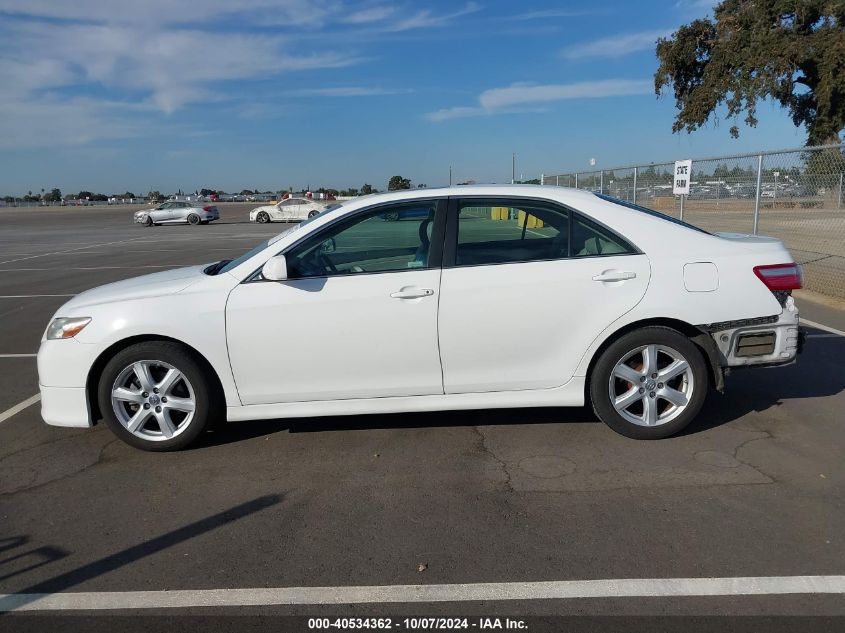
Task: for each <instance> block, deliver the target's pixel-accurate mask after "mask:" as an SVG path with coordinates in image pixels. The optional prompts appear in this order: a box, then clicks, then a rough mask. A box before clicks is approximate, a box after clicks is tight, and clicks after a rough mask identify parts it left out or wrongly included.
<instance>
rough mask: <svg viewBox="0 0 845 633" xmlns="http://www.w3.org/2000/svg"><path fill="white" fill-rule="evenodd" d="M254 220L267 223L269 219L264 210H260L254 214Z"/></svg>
mask: <svg viewBox="0 0 845 633" xmlns="http://www.w3.org/2000/svg"><path fill="white" fill-rule="evenodd" d="M255 221H256V222H258V223H259V224H267V222H269V221H270V216H269V215H267V214H266V213H265V212H264V211H262V212H261V213H259V214H258V215H257V216H255Z"/></svg>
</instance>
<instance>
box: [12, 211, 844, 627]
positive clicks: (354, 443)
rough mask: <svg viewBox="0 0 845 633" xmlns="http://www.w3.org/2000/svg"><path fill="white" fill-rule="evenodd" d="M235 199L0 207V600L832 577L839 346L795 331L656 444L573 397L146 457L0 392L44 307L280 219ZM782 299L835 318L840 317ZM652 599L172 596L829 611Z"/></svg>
mask: <svg viewBox="0 0 845 633" xmlns="http://www.w3.org/2000/svg"><path fill="white" fill-rule="evenodd" d="M249 206H250V205H220V207H221V212H222V219H221V221H220V222H217V223H213V224H211V225H209V226H198V227H193V226H164V227H156V228H151V229H145V228H142V227H140V226H136V225H133V224H132V223H131V211H130V210H126V209H120V208H116V209H115V208H109V209H103V208H92V209H87V208H86V209H46V210H39V209H18V210H12V209H9V210H0V385H2V388H0V594H12V593H26V594H44V593H55V592H85V593H87V594H91V595H96V594H100V593H101V592H145V591H161V590H170V591H173V590H204V589H252V588H262V587H263V588H314V587H319V588H325V590H324V591H323V593H320V594H316V593H315V594H313V595H318V596H324V597H325V598H326V600H325V601H327V602H330V601H338V602H342V600H341V599H338V600H331V597H332V596H337V595H345V594H343V592H342V591H341V590H340V589H337V588H350V587H352V588H355V587H359V588H360V587H364V588H366V587H373V586H391V587H393V586H406V585H426V586H428V585H432V586H434V585H453V584H461V585H465V584H466V585H474V586H475V585H477V584H478V583H501V584H502V586H510V585H507V583H532V582H539V581H589V580H610V579H653V580H660V579H675V578H726V579H734V578H745V577H784V578H792V577H796V576H838V575H841V574H843V573H845V537H843V531H842V525H843V519H845V496H843V490H845V471H843V468H842V455H843V448H845V425H843V421H845V416H843V413H842V412H843V410H845V371H843V360H842V359H843V357H845V337H842V336H839V335H838V334H837V333H835V332H832V331H828V330H824V329H817V328H815V327H806V331H807V333H808V335H809V336H808V339H807V344H806V346H805V350H804V353H803V354H802V356H801V357H800V359H799V362H798V364H795V365H791V366H788V367H782V368H774V369H766V370H756V371H747V372H742V371H740V372H736V373H734V374H733V375H732V376H730V378H729V380H728V392H727V394H726V395H724V396H718V395H714V396H713V397H711V398H710V400H709V401H708V403H707V404H706V405H705V409H704V411H703V413H702V414H701V416H700V419H699V420H698V421H697V423H695V425H694V426H692V427H691V428H690V429H689V430H688V431H687V432H686V433H685V434H684V435H682V436H680V437H676V438H671V439H668V440H662V441H658V442H635V441H632V440H629V439H626V438H623V437H620V436H618V435H616V434H614V433H613V432H612V431H610V430H609V429H608V428H606V427H605V426H604V425H603V424H601V423H599V422H598V421H597V420H596V418H595V417H594V416H593V414H592V413H591V412H590V411H589V410H587V409H568V410H559V409H516V410H499V411H495V410H478V411H466V412H442V413H427V414H412V415H378V416H363V417H351V416H350V417H332V418H316V419H313V418H312V419H303V420H266V421H259V422H242V423H237V424H230V425H227V427H226V428H225V429H223V430H221V431H218V432H214V433H208V434H207V435H206V436H205V437H204V439H203V440H202V441H201V442H200V444H199V445H198V446H197V447H195V448H193V449H191V450H187V451H184V452H180V453H172V454H150V453H143V452H140V451H137V450H134V449H132V448H130V447H129V446H126V445H124V444H123V443H121V442H119V441H117V440H116V439H115V438H114V437H113V436H112V435H111V433H109V431H108V430H107V429H106V428H104V427H103V426H98V427H95V428H94V429H91V430H69V429H57V428H51V427H47V426H46V425H44V424H43V423H42V422H41V420H40V417H39V408H38V406H37V403H34V404H32V405H30V406H21V407H18V406H17V405H20V404H21V403H26V402H27V401H29V400H30V399H31V398H32V396H34V395H35V394H36V393H37V391H38V389H37V376H36V368H35V358H34V354H35V352H36V351H37V348H38V342H39V339H40V337H41V334H42V332H43V330H44V328H45V326H46V324H47V321H48V319H49V318H50V316H51V315H52V314H53V312H54V311H55V310H56V309H57V308H58V306H60V305H61V304H62V303H63V302H64V301H66V300H67V299H68V298H69V297H70V296H71V295H73V294H75V293H77V292H80V291H82V290H85V289H87V288H90V287H93V286H97V285H101V284H104V283H108V282H111V281H115V280H119V279H124V278H127V277H132V276H136V275H139V274H143V273H147V272H154V271H158V270H165V269H167V268H172V267H178V266H186V265H193V264H198V263H203V262H211V261H216V260H219V259H223V258H228V257H235V256H237V255H239V254H241V253H242V252H243V251H245V250H247V249H248V248H251V247H252V246H253V245H254V244H256V243H257V242H258V241H259V240H261V239H266V238H267V237H269V236H271V235H273V234H275V233H277V232H279V231H281V230H282V229H284V228H285V225H280V224H270V225H256V224H250V223H248V222H247V221H246V215H247V210H248V208H249ZM799 305H800V307H801V309H802V316H806V317H807V318H808V319H810V320H811V321H814V322H816V323H822V324H825V325H827V326H829V327H830V328H833V329H835V330H845V313H843V312H842V311H839V310H837V309H835V308H834V307H830V306H824V305H816V304H814V303H811V302H799ZM341 318H342V315H338V319H341ZM285 336H296V334H295V333H286V334H285ZM283 362H284V359H280V363H283ZM652 588H653V584H652V585H644V588H643V590H642V592H641V593H639V594H636V595H632V596H631V597H626V598H616V597H610V596H595V597H590V598H577V597H575V598H560V597H557V598H548V597H543V595H542V593H541V592H539V590H538V593H537V595H536V596H533V595H528V593H530V591H529V590H526V591H527V592H528V593H522V594H519V599H515V600H498V599H496V598H495V597H491V595H487V594H484V595H485V597H484V598H483V599H472V596H473V595H474V594H472V592H471V591H467V592H464V593H460V592H458V593H457V594H456V595H461V596H464V599H462V600H460V601H457V602H439V601H436V600H434V599H432V600H430V601H428V600H419V601H418V600H413V599H410V597H409V600H407V601H406V602H403V601H402V600H398V601H390V603H389V604H385V603H381V604H374V603H373V602H367V601H363V602H361V603H360V604H352V605H350V604H336V605H334V606H332V607H328V608H322V609H318V608H317V607H316V606H314V605H313V604H307V603H306V604H299V605H275V606H267V605H266V603H262V602H261V601H260V600H258V599H257V600H256V601H255V602H253V603H252V604H253V605H254V606H249V607H226V608H224V607H204V608H200V607H197V606H196V605H194V604H188V603H186V607H185V608H186V609H187V610H188V611H191V612H203V613H209V612H212V613H217V612H219V613H232V612H238V613H258V612H260V613H267V612H270V613H298V614H313V613H327V612H331V613H358V614H378V613H386V612H389V613H393V614H399V613H416V614H436V613H466V614H469V613H477V614H490V613H496V612H498V613H508V614H514V613H523V614H560V613H570V614H585V613H586V614H675V613H677V614H682V613H702V614H712V613H720V614H768V615H772V614H791V615H795V614H798V615H802V614H828V615H845V601H843V599H842V593H841V592H839V593H830V594H824V593H798V594H788V595H739V596H705V595H699V594H695V593H694V592H693V593H689V594H683V595H680V596H672V597H667V596H665V595H664V596H660V595H651V594H650V592H651V591H652ZM456 591H457V590H456ZM461 591H463V590H461ZM408 595H409V596H411V595H412V594H410V593H409V594H408ZM152 606H156V605H152ZM158 606H163V605H158ZM209 609H211V611H209ZM152 611H153V612H158V611H157V609H152Z"/></svg>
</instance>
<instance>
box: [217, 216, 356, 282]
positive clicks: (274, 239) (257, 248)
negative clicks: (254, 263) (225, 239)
mask: <svg viewBox="0 0 845 633" xmlns="http://www.w3.org/2000/svg"><path fill="white" fill-rule="evenodd" d="M338 208H340V205H339V204H333V205H331V206H329V207H326V208H325V209H323V210H322V211H321V212H320V213H318V214H317V215H312V216H311V217H310V218H308V219H306V220H303V221H302V222H300V223H299V224H294V225H293V226H291V227H290V228H287V229H285V230H284V231H282V232H281V233H279V234H278V235H274V236H273V237H271V238H270V239H269V240H264V241H263V242H261V243H260V244H258V245H257V246H255V247H254V248H251V249H250V250H248V251H247V252H246V253H244V254H243V255H241V256H240V257H238V258H237V259H233V260H232V261H230V262H227V263H226V264H225V265H223V266H221V267H220V268H215V269H213V270H214V272H213V273H210V274H214V275H219V274H220V273H227V272H229V271H230V270H233V269H235V268H237V267H238V266H240V265H241V264H243V263H244V262H245V261H246V260H248V259H249V258H250V257H252V256H253V255H257V254H258V253H260V252H261V251H263V250H264V249H265V248H267V247H268V246H270V245H271V244H275V243H276V242H278V241H279V240H280V239H282V238H283V237H285V236H286V235H290V234H291V233H293V232H294V231H298V230H299V229H301V228H302V227H303V226H306V225H308V224H310V223H311V222H313V221H314V220H316V219H317V218H320V217H322V216H323V214H324V213H326V212H328V211H334V210H335V209H338Z"/></svg>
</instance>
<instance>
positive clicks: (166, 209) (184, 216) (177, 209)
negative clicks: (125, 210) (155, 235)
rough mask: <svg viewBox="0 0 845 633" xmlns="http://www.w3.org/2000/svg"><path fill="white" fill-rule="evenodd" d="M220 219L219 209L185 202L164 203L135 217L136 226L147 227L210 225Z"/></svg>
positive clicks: (136, 213) (139, 212)
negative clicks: (161, 225)
mask: <svg viewBox="0 0 845 633" xmlns="http://www.w3.org/2000/svg"><path fill="white" fill-rule="evenodd" d="M219 219H220V212H219V211H218V210H217V207H215V206H209V205H201V204H200V203H198V202H183V201H169V202H164V203H162V204H160V205H158V206H157V207H154V208H152V209H142V210H141V211H136V212H135V215H134V220H135V224H143V225H144V226H146V227H150V226H153V225H159V224H194V225H196V224H208V223H209V222H213V221H214V220H219Z"/></svg>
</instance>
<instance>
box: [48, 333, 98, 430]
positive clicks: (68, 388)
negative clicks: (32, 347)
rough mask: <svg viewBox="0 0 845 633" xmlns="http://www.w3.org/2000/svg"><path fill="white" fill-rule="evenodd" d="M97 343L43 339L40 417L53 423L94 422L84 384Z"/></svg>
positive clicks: (83, 424)
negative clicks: (88, 343)
mask: <svg viewBox="0 0 845 633" xmlns="http://www.w3.org/2000/svg"><path fill="white" fill-rule="evenodd" d="M98 349H100V348H99V347H98V346H96V345H87V344H84V343H80V342H79V341H78V340H76V339H75V338H74V339H67V340H56V341H42V342H41V347H39V348H38V359H37V360H38V388H39V390H40V391H41V417H42V418H43V419H44V421H45V422H46V423H47V424H50V425H53V426H74V427H82V428H86V427H89V426H93V423H94V421H93V419H92V416H91V410H90V408H89V405H88V398H87V394H86V388H85V384H86V381H87V377H88V372H89V371H90V369H91V365H92V364H93V363H94V359H95V358H96V357H97V350H98Z"/></svg>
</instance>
